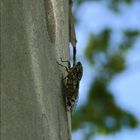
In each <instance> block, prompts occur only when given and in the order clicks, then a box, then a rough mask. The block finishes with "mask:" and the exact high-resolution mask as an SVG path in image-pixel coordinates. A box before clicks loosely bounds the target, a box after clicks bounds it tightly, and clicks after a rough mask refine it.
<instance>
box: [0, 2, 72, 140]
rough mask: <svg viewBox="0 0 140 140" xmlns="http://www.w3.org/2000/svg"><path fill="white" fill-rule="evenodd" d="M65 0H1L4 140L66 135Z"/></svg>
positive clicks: (0, 96) (54, 139)
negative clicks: (63, 66) (64, 81)
mask: <svg viewBox="0 0 140 140" xmlns="http://www.w3.org/2000/svg"><path fill="white" fill-rule="evenodd" d="M68 35H69V34H68V1H67V0H59V1H58V0H2V1H1V50H0V56H1V59H0V62H1V67H0V68H1V69H0V74H1V77H0V78H1V79H0V80H1V81H0V83H1V86H0V87H1V89H0V105H1V106H0V120H1V123H0V128H1V129H0V133H1V135H0V136H1V140H67V139H68V128H67V127H68V120H67V114H66V109H65V105H64V99H63V93H62V84H61V83H62V82H61V81H62V80H61V79H62V74H63V75H64V74H65V72H64V71H63V69H62V68H60V67H59V66H58V65H57V64H56V61H60V57H62V58H63V59H64V60H68V59H69V49H68V43H69V41H68Z"/></svg>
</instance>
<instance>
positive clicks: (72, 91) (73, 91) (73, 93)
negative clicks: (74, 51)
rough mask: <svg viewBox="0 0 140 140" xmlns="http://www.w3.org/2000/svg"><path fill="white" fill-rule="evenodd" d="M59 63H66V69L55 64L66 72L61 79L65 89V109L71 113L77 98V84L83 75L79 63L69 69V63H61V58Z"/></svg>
mask: <svg viewBox="0 0 140 140" xmlns="http://www.w3.org/2000/svg"><path fill="white" fill-rule="evenodd" d="M61 62H67V63H68V67H66V66H64V65H62V64H60V63H58V62H57V64H59V65H60V66H62V67H64V68H65V69H66V71H67V76H66V77H65V78H64V79H63V80H65V88H66V94H65V96H66V107H67V110H68V111H72V110H73V107H74V104H75V102H76V100H77V98H78V91H79V83H80V80H81V78H82V75H83V66H82V64H81V62H77V63H76V64H75V65H74V66H73V67H71V66H70V62H69V61H63V60H62V58H61Z"/></svg>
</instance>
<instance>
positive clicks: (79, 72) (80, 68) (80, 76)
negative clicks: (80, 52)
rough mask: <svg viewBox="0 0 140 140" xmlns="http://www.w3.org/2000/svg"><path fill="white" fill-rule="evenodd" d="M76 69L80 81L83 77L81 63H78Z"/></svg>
mask: <svg viewBox="0 0 140 140" xmlns="http://www.w3.org/2000/svg"><path fill="white" fill-rule="evenodd" d="M75 68H76V71H77V77H78V80H79V81H80V80H81V78H82V76H83V66H82V64H81V62H77V64H76V66H75Z"/></svg>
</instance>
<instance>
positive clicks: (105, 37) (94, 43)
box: [73, 0, 140, 140]
mask: <svg viewBox="0 0 140 140" xmlns="http://www.w3.org/2000/svg"><path fill="white" fill-rule="evenodd" d="M98 1H99V0H98ZM100 1H101V0H100ZM82 2H85V0H77V3H80V4H81V3H82ZM120 2H122V1H121V0H118V1H116V0H112V1H111V3H112V4H114V6H115V7H117V6H118V4H119V3H120ZM125 2H127V3H129V4H130V2H132V0H125ZM123 34H124V39H123V40H122V42H121V43H120V44H118V45H117V48H114V49H113V50H112V48H111V47H110V46H111V44H110V40H111V35H112V30H111V29H105V30H103V31H102V32H101V33H100V34H98V35H94V34H93V33H91V35H90V37H89V42H88V44H87V47H86V49H85V55H86V58H87V60H88V62H89V63H90V64H91V65H93V66H94V69H96V70H97V71H96V76H95V79H93V82H92V84H91V87H90V90H89V93H88V101H87V102H86V104H84V105H83V106H81V107H80V108H79V110H77V111H76V112H75V114H74V116H73V130H77V129H79V128H80V129H84V128H89V129H88V133H87V135H86V137H85V138H86V140H88V139H90V138H91V137H92V136H93V135H94V134H95V133H102V134H110V133H114V132H117V131H119V130H120V129H121V128H123V127H130V128H135V127H136V126H137V125H138V120H137V119H136V118H135V117H134V116H133V114H131V113H129V112H128V111H125V110H124V109H122V108H121V107H120V106H118V105H117V104H116V102H115V99H114V96H113V94H112V93H111V91H110V90H109V88H108V87H109V85H110V83H111V81H112V80H113V78H114V76H116V75H117V74H119V73H121V72H123V71H124V70H125V68H126V64H125V61H126V60H125V56H126V53H127V51H128V50H130V49H131V48H132V47H133V44H134V42H135V39H136V38H137V37H138V36H139V35H140V33H139V32H137V31H129V30H128V31H125V32H124V33H123Z"/></svg>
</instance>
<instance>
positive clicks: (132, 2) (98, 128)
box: [71, 0, 140, 140]
mask: <svg viewBox="0 0 140 140" xmlns="http://www.w3.org/2000/svg"><path fill="white" fill-rule="evenodd" d="M73 13H74V17H75V25H76V36H77V40H78V43H77V59H78V60H79V61H81V62H82V64H83V67H84V74H83V78H82V80H81V83H80V89H79V94H80V98H79V100H78V104H77V107H76V110H75V112H74V114H73V120H72V122H73V124H72V127H73V140H133V139H135V140H140V125H139V122H140V0H74V1H73ZM71 48H72V47H71Z"/></svg>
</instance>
